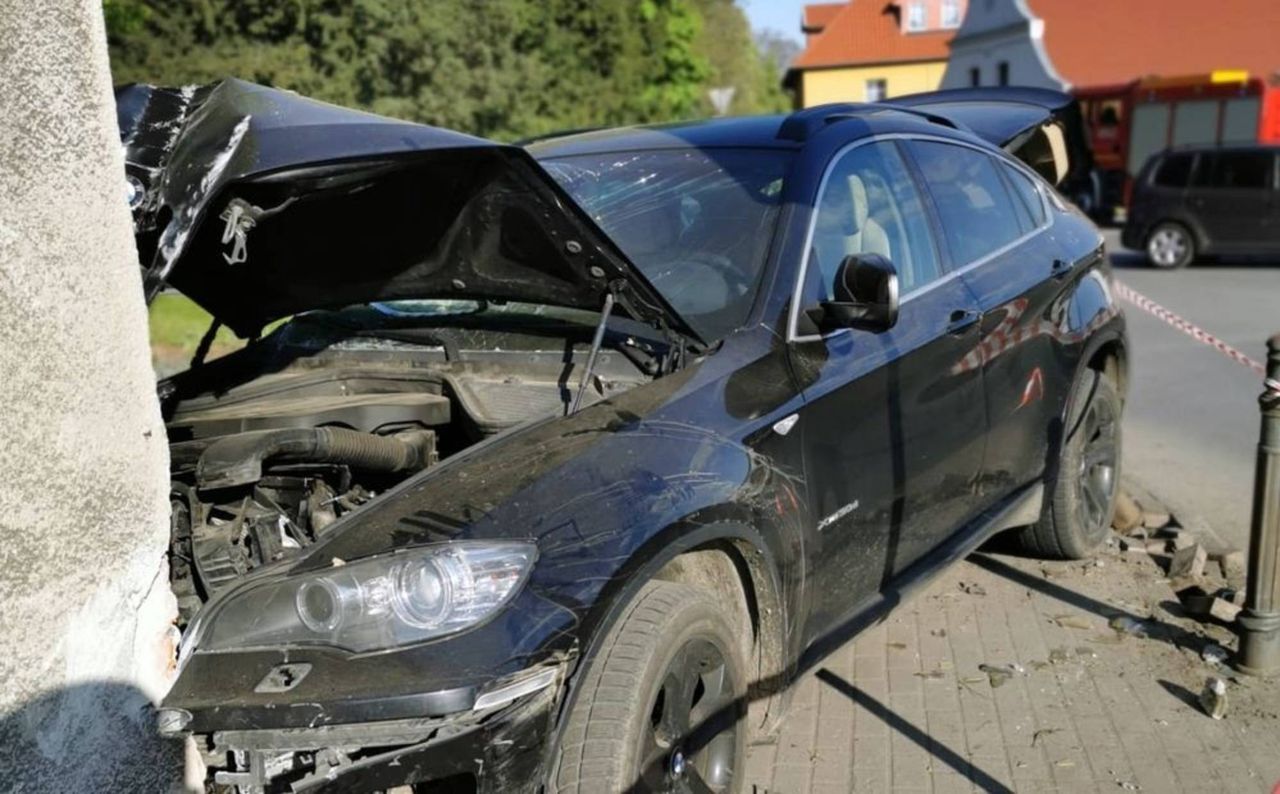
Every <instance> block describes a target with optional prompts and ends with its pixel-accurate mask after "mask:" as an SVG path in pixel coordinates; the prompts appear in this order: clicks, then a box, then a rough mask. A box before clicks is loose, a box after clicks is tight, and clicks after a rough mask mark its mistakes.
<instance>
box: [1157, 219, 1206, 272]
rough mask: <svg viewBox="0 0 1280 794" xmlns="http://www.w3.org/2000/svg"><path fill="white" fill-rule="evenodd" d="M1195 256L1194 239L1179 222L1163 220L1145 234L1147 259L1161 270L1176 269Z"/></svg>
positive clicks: (1187, 263) (1189, 261)
mask: <svg viewBox="0 0 1280 794" xmlns="http://www.w3.org/2000/svg"><path fill="white" fill-rule="evenodd" d="M1195 258H1196V241H1195V238H1194V237H1192V236H1191V230H1190V229H1188V228H1187V227H1186V226H1183V225H1182V224H1181V223H1174V222H1173V221H1165V222H1164V223H1161V224H1157V226H1156V227H1155V228H1154V229H1152V230H1151V233H1150V234H1148V235H1147V261H1149V262H1150V263H1151V264H1153V265H1155V266H1156V267H1158V268H1161V269H1163V270H1177V269H1178V268H1182V267H1186V266H1187V265H1189V264H1191V262H1192V260H1194V259H1195Z"/></svg>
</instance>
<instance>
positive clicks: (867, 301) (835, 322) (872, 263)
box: [818, 254, 898, 333]
mask: <svg viewBox="0 0 1280 794" xmlns="http://www.w3.org/2000/svg"><path fill="white" fill-rule="evenodd" d="M833 289H834V292H835V298H834V299H833V300H829V301H823V302H822V312H821V317H820V318H819V321H818V324H819V326H821V328H822V329H823V330H824V331H829V330H833V329H836V328H857V329H858V330H860V331H872V332H874V333H880V332H881V331H887V330H889V329H890V328H892V327H893V326H894V324H895V323H897V322H898V271H897V269H895V268H894V266H893V263H892V262H890V261H889V260H888V259H885V258H884V257H883V256H881V255H880V254H849V255H848V256H846V257H845V258H844V261H842V262H841V263H840V267H839V269H838V270H836V279H835V284H834V285H833Z"/></svg>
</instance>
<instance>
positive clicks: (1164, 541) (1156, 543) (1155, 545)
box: [1147, 538, 1169, 554]
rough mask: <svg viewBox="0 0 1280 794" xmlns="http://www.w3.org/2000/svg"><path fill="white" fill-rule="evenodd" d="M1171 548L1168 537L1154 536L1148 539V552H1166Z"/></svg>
mask: <svg viewBox="0 0 1280 794" xmlns="http://www.w3.org/2000/svg"><path fill="white" fill-rule="evenodd" d="M1168 550H1169V539H1168V538H1152V539H1151V540H1148V541H1147V553H1148V554H1164V553H1165V552H1167V551H1168Z"/></svg>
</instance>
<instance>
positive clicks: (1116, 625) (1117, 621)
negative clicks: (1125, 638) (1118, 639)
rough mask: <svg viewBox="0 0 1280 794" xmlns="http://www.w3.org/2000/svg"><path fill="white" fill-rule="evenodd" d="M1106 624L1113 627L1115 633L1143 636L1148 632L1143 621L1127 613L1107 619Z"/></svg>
mask: <svg viewBox="0 0 1280 794" xmlns="http://www.w3.org/2000/svg"><path fill="white" fill-rule="evenodd" d="M1107 625H1108V626H1110V627H1111V628H1113V629H1115V631H1116V633H1117V634H1129V635H1131V636H1134V637H1145V636H1147V634H1148V633H1150V632H1149V631H1148V629H1147V624H1146V623H1145V622H1144V621H1141V620H1136V619H1134V618H1131V617H1129V616H1128V615H1120V616H1119V617H1114V618H1112V619H1111V620H1109V621H1107Z"/></svg>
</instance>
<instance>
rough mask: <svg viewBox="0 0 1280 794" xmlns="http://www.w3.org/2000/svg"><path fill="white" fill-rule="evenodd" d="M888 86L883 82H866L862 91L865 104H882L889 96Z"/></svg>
mask: <svg viewBox="0 0 1280 794" xmlns="http://www.w3.org/2000/svg"><path fill="white" fill-rule="evenodd" d="M888 88H889V86H888V84H887V83H886V82H885V81H884V80H868V81H867V82H866V85H865V87H864V90H863V96H864V97H865V98H866V101H867V102H883V101H884V100H885V98H886V97H887V96H888V95H889V91H888Z"/></svg>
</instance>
